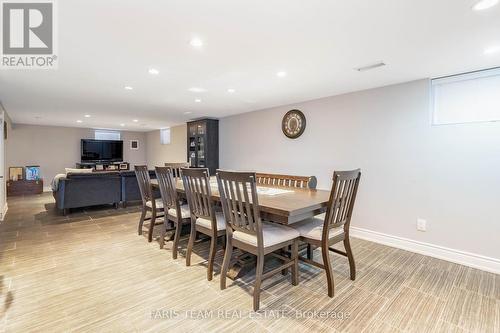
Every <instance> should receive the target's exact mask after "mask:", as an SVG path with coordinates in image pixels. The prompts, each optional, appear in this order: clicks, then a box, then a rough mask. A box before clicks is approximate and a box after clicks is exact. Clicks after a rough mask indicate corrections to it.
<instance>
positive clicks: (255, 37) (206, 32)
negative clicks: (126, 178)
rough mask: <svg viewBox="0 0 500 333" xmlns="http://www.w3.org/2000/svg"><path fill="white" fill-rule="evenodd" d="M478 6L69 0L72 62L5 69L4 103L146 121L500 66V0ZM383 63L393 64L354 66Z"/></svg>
mask: <svg viewBox="0 0 500 333" xmlns="http://www.w3.org/2000/svg"><path fill="white" fill-rule="evenodd" d="M473 4H474V1H473V0H377V1H369V0H343V1H339V0H329V1H325V0H307V1H305V0H253V1H237V0H211V1H207V0H177V1H172V0H170V1H167V0H164V1H159V0H147V1H145V0H135V1H132V0H127V1H125V0H107V1H103V0H79V1H78V0H64V1H58V14H57V18H58V27H59V37H58V40H59V51H58V56H59V68H58V69H57V70H3V71H0V100H1V102H2V103H3V105H4V107H5V109H6V110H7V112H8V113H9V115H10V117H11V118H12V120H13V121H14V122H15V123H26V124H44V125H62V126H77V127H103V128H122V129H130V130H141V131H142V130H151V129H156V128H161V127H165V126H170V125H174V124H179V123H182V122H185V121H186V120H188V119H190V118H197V117H201V116H212V117H223V116H226V115H231V114H237V113H242V112H247V111H252V110H257V109H263V108H267V107H272V106H278V105H284V104H292V103H294V102H299V101H304V100H310V99H315V98H320V97H325V96H331V95H336V94H341V93H346V92H351V91H356V90H362V89H367V88H372V87H377V86H383V85H389V84H393V83H398V82H405V81H410V80H415V79H421V78H426V77H436V76H442V75H447V74H452V73H458V72H464V71H470V70H476V69H481V68H489V67H495V66H500V53H497V54H492V55H484V54H483V50H484V49H485V48H486V47H490V46H494V45H500V5H499V6H496V7H494V8H492V9H490V10H487V11H484V12H475V11H472V10H471V7H472V5H473ZM193 37H198V38H200V39H201V40H202V41H203V43H204V46H203V47H202V48H201V49H195V48H193V47H192V46H191V45H190V40H191V39H192V38H193ZM378 61H384V62H386V63H387V66H385V67H384V68H379V69H375V70H372V71H368V72H357V71H355V70H353V68H355V67H359V66H363V65H367V64H371V63H374V62H378ZM151 67H153V68H156V69H158V70H159V71H160V74H159V75H157V76H153V75H150V74H149V73H148V69H149V68H151ZM278 71H286V72H287V74H288V75H287V76H286V77H284V78H280V77H277V76H276V73H277V72H278ZM127 85H130V86H132V87H133V88H134V90H132V91H127V90H125V89H124V86H127ZM190 87H202V88H205V89H206V92H203V93H193V92H190V91H188V89H189V88H190ZM228 88H233V89H235V90H236V92H235V93H233V94H230V93H228V92H227V89H228ZM196 98H200V99H201V100H202V102H201V103H195V102H194V100H195V99H196ZM185 112H191V114H187V115H186V114H184V113H185ZM84 114H90V115H91V118H84V117H83V115H84ZM78 119H81V120H83V123H76V120H78ZM133 119H137V120H139V121H138V122H137V123H134V122H133ZM121 123H123V124H125V126H124V127H120V124H121Z"/></svg>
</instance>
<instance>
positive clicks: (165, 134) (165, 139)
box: [160, 127, 170, 145]
mask: <svg viewBox="0 0 500 333" xmlns="http://www.w3.org/2000/svg"><path fill="white" fill-rule="evenodd" d="M160 143H161V144H162V145H169V144H170V127H168V128H162V129H161V130H160Z"/></svg>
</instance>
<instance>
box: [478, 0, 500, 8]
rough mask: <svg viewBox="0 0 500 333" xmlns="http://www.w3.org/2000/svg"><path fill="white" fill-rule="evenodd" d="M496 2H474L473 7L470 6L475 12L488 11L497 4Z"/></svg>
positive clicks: (481, 0) (494, 0)
mask: <svg viewBox="0 0 500 333" xmlns="http://www.w3.org/2000/svg"><path fill="white" fill-rule="evenodd" d="M498 1H499V0H480V1H478V2H476V4H475V5H474V6H472V9H474V10H477V11H480V10H485V9H489V8H491V7H493V6H496V5H497V4H498Z"/></svg>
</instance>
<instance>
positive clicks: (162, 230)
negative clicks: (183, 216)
mask: <svg viewBox="0 0 500 333" xmlns="http://www.w3.org/2000/svg"><path fill="white" fill-rule="evenodd" d="M167 224H168V219H167V216H165V218H164V220H163V226H162V228H161V235H160V249H163V247H164V246H165V235H166V234H167Z"/></svg>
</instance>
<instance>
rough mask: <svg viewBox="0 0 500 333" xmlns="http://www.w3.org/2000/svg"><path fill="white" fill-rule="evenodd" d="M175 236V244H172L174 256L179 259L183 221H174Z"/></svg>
mask: <svg viewBox="0 0 500 333" xmlns="http://www.w3.org/2000/svg"><path fill="white" fill-rule="evenodd" d="M174 225H175V236H174V244H173V245H172V258H174V259H177V250H178V248H179V239H180V238H181V232H182V223H181V222H180V221H177V222H174Z"/></svg>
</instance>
